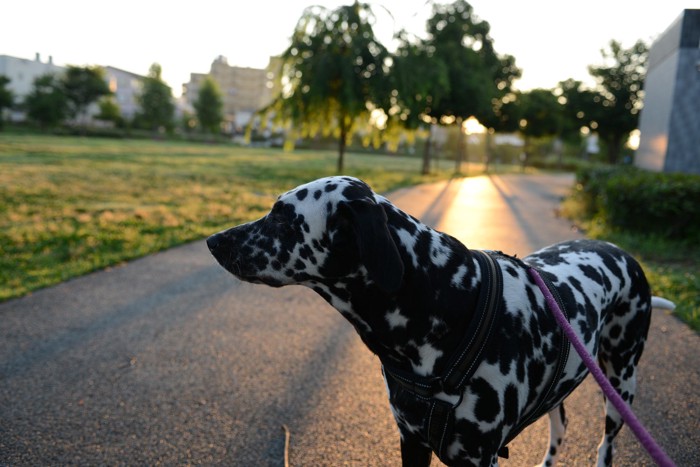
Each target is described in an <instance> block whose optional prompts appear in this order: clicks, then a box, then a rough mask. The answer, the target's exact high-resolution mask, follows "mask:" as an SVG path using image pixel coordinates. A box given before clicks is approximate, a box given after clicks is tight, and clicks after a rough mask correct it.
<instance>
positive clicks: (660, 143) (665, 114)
mask: <svg viewBox="0 0 700 467" xmlns="http://www.w3.org/2000/svg"><path fill="white" fill-rule="evenodd" d="M644 88H645V97H644V108H643V109H642V113H641V115H640V122H639V130H640V140H639V148H638V149H637V153H636V156H635V165H637V166H639V167H642V168H645V169H649V170H654V171H665V172H691V173H698V174H700V105H699V103H700V10H684V11H683V13H682V14H681V15H680V17H679V18H678V19H677V20H676V21H674V22H673V24H671V26H669V28H668V29H667V30H666V31H665V32H664V33H663V34H662V35H661V36H660V37H659V38H658V39H657V40H656V41H655V42H654V43H653V44H652V46H651V48H650V49H649V67H648V71H647V76H646V80H645V84H644Z"/></svg>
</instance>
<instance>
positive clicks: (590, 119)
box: [554, 79, 599, 141]
mask: <svg viewBox="0 0 700 467" xmlns="http://www.w3.org/2000/svg"><path fill="white" fill-rule="evenodd" d="M554 92H555V94H556V95H557V96H558V99H557V100H558V102H559V104H560V105H561V112H562V136H564V138H566V139H568V140H570V141H578V140H580V137H581V128H583V127H587V128H589V129H591V128H592V129H593V130H595V129H596V128H597V127H598V123H597V122H596V119H598V112H599V106H598V104H597V103H596V96H597V95H598V94H597V93H596V92H595V91H593V90H591V89H588V88H587V87H586V86H585V85H584V84H583V82H581V81H578V80H574V79H567V80H565V81H561V82H559V84H558V85H557V87H556V88H555V90H554Z"/></svg>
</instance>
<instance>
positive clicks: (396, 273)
mask: <svg viewBox="0 0 700 467" xmlns="http://www.w3.org/2000/svg"><path fill="white" fill-rule="evenodd" d="M338 214H339V215H340V216H342V217H344V218H345V219H346V220H348V221H349V224H350V227H351V229H352V232H353V234H354V237H355V242H356V244H357V248H358V251H359V254H360V260H361V261H362V264H363V265H364V266H365V267H366V268H367V272H368V274H369V278H370V279H371V280H372V281H374V282H375V283H376V284H377V285H379V287H381V288H382V289H383V290H384V291H386V292H389V293H393V292H396V291H397V290H398V289H399V288H400V287H401V282H402V281H403V261H401V256H400V255H399V250H398V248H397V247H396V244H395V243H394V240H393V239H392V238H391V233H390V232H389V227H388V226H387V217H386V213H385V212H384V209H383V208H382V207H381V206H380V205H378V204H377V203H375V202H373V201H369V200H355V201H343V202H341V203H340V204H339V205H338Z"/></svg>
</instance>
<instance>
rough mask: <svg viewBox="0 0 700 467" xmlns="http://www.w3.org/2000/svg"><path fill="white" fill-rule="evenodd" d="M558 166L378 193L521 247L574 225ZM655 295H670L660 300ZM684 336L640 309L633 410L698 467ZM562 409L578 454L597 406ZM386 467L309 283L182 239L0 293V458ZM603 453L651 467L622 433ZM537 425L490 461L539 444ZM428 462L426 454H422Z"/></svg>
mask: <svg viewBox="0 0 700 467" xmlns="http://www.w3.org/2000/svg"><path fill="white" fill-rule="evenodd" d="M571 182H572V179H571V178H570V177H566V176H552V175H542V176H531V177H523V176H505V175H504V176H495V177H491V178H489V177H475V178H470V179H465V180H453V181H452V182H449V183H439V184H431V185H424V186H420V187H416V188H412V189H406V190H401V191H398V192H395V193H393V194H392V195H391V196H390V197H391V198H392V199H393V200H394V201H395V202H396V203H397V204H398V205H399V206H401V207H403V208H404V209H406V210H407V211H408V212H410V213H412V214H413V215H415V216H417V217H420V218H423V219H425V220H427V221H428V222H429V223H431V224H433V225H436V226H437V227H438V228H440V229H441V230H445V231H448V232H449V233H452V234H453V235H455V236H457V237H458V238H460V239H462V240H463V241H464V242H465V243H466V244H467V246H470V247H475V248H492V249H502V250H503V251H505V252H508V253H518V254H519V255H521V256H522V255H525V254H527V253H528V252H529V251H532V250H534V249H537V248H539V247H542V246H544V245H546V244H548V243H551V242H554V241H558V240H564V239H568V238H574V237H576V236H577V235H579V234H578V233H577V232H576V231H575V230H572V229H571V227H570V226H569V224H568V223H567V222H565V221H563V220H561V219H558V218H556V217H555V215H554V210H555V209H556V206H557V204H558V199H559V197H560V196H562V195H563V194H564V193H565V192H566V190H567V189H568V187H569V186H570V184H571ZM669 298H672V297H669ZM699 353H700V338H699V337H698V335H697V334H695V333H693V332H692V331H689V330H688V329H687V327H685V326H684V325H683V324H681V323H679V322H678V321H677V320H675V319H674V318H673V317H671V316H668V315H665V314H663V313H657V314H655V315H654V319H653V324H652V331H651V336H650V339H649V344H648V346H647V350H646V352H645V355H644V357H643V358H642V363H641V365H640V391H639V396H638V399H637V400H636V401H635V405H634V408H635V411H636V412H637V414H638V416H639V417H640V418H641V419H642V421H643V423H645V425H646V426H647V427H648V428H649V429H650V431H651V432H652V434H653V435H655V436H656V437H657V438H658V440H659V442H660V443H661V444H662V445H663V446H664V447H665V448H666V449H667V451H668V452H669V454H670V455H671V457H672V458H673V459H674V460H675V461H676V462H677V463H678V465H690V466H693V465H700V449H699V448H698V446H699V445H700V422H699V420H700V407H699V405H700V389H699V388H700V368H699V366H698V365H697V362H696V356H697V355H698V354H699ZM570 400H571V402H569V403H568V405H567V411H568V413H569V417H570V419H571V421H570V425H569V433H568V435H567V442H566V445H565V448H564V452H563V457H562V464H563V465H591V464H592V463H593V460H594V458H595V446H596V445H597V443H598V439H599V435H600V431H601V430H602V401H601V396H600V394H599V391H598V390H597V389H596V387H595V386H594V384H593V383H592V382H591V381H590V380H587V381H586V382H585V383H584V384H583V386H582V387H581V388H580V389H579V390H578V391H577V392H576V393H574V395H573V396H572V398H571V399H570ZM282 424H285V425H286V426H287V427H288V428H289V430H290V434H291V444H290V462H291V465H299V466H301V465H304V466H308V465H362V466H364V465H373V466H374V465H376V466H381V465H398V464H399V463H400V459H399V450H398V433H397V431H396V428H395V426H394V423H393V420H392V418H391V414H390V411H389V409H388V404H387V401H386V395H385V392H384V385H383V382H382V379H381V375H380V372H379V362H378V361H377V359H376V358H375V357H374V356H373V355H371V354H370V352H369V351H367V350H366V349H365V348H364V346H363V344H362V343H361V341H360V339H359V338H358V337H357V335H356V334H355V332H354V330H353V329H352V326H350V325H349V324H347V323H346V322H345V321H344V320H343V319H342V318H341V317H340V315H339V314H338V313H337V312H335V311H334V310H333V309H331V308H330V307H329V306H328V305H327V304H326V303H325V302H324V301H323V300H321V299H320V298H319V297H317V296H316V295H315V294H314V293H313V292H311V291H310V290H307V289H305V288H302V287H287V288H282V289H271V288H267V287H264V286H254V285H250V284H244V283H241V282H238V281H236V280H235V279H233V278H232V277H231V276H230V275H228V274H227V273H226V272H225V271H224V270H223V269H222V268H220V267H219V266H218V265H217V264H216V263H215V261H214V260H213V258H211V257H210V255H209V253H208V252H207V251H206V247H205V245H204V242H203V241H201V242H196V243H193V244H189V245H185V246H182V247H179V248H174V249H172V250H169V251H166V252H163V253H159V254H156V255H153V256H150V257H147V258H143V259H141V260H137V261H134V262H131V263H129V264H126V265H124V266H120V267H115V268H111V269H108V270H105V271H101V272H98V273H95V274H91V275H88V276H85V277H82V278H79V279H75V280H72V281H69V282H66V283H64V284H61V285H58V286H56V287H52V288H49V289H45V290H42V291H39V292H36V293H34V294H32V295H30V296H27V297H25V298H22V299H19V300H13V301H9V302H5V303H3V304H0V465H18V466H19V465H68V464H74V465H98V464H104V465H155V464H166V465H174V464H198V465H245V466H248V465H270V466H277V465H283V454H284V432H283V430H282V428H281V426H282ZM619 440H620V441H619V443H618V450H617V462H616V464H617V465H651V461H650V460H649V459H648V457H646V455H645V454H644V453H643V451H642V450H641V449H640V448H639V446H638V444H637V442H636V440H635V439H634V438H633V437H632V435H631V434H630V433H629V432H628V431H627V429H624V430H623V433H622V434H621V436H620V437H619ZM546 442H547V440H546V424H545V423H544V421H542V420H540V421H538V422H537V423H535V424H534V425H533V426H532V427H531V428H529V429H528V430H526V431H525V432H524V433H523V434H522V435H521V436H520V437H519V438H518V439H516V440H515V441H514V442H513V443H512V444H511V459H510V460H508V461H503V463H502V465H507V466H520V465H532V464H534V463H537V462H539V461H540V459H541V456H542V454H543V453H544V450H545V449H546ZM434 464H435V465H439V463H438V462H437V461H435V462H434Z"/></svg>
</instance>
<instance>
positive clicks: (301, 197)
mask: <svg viewBox="0 0 700 467" xmlns="http://www.w3.org/2000/svg"><path fill="white" fill-rule="evenodd" d="M308 194H309V190H307V189H306V188H302V189H301V190H299V191H297V199H298V200H299V201H304V198H306V195H308Z"/></svg>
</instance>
